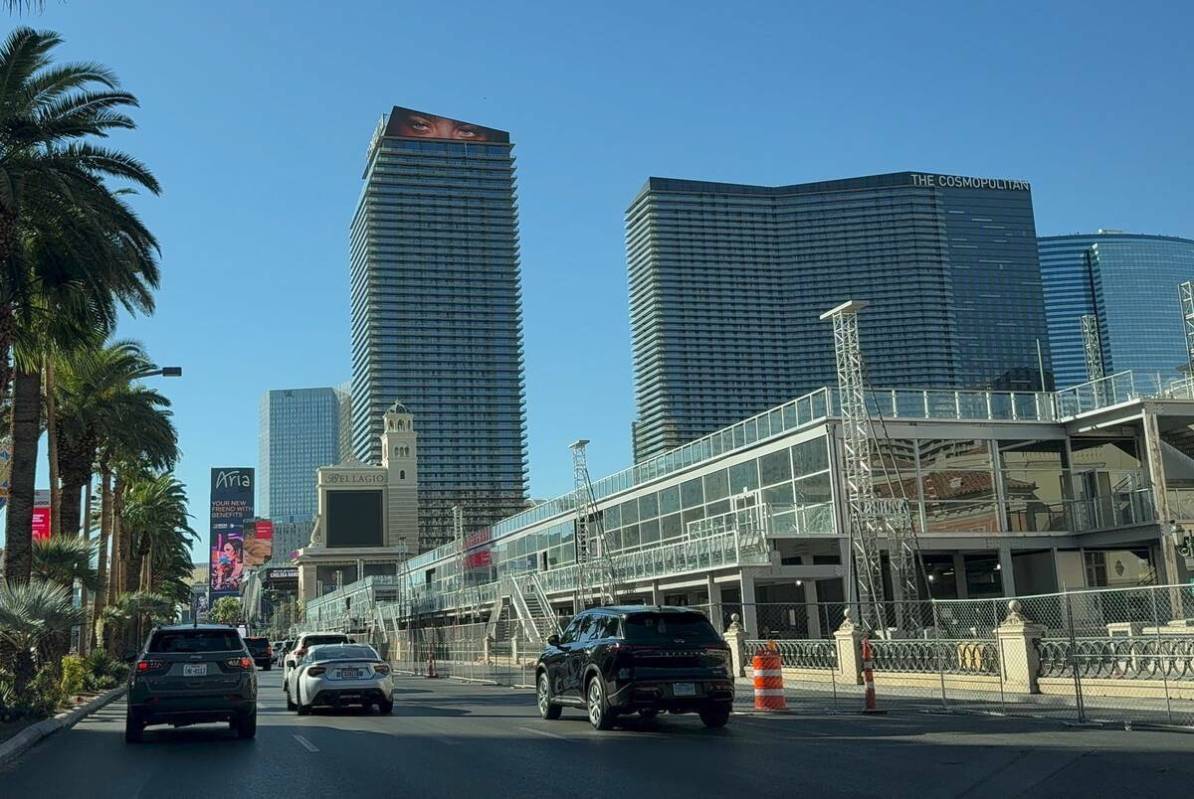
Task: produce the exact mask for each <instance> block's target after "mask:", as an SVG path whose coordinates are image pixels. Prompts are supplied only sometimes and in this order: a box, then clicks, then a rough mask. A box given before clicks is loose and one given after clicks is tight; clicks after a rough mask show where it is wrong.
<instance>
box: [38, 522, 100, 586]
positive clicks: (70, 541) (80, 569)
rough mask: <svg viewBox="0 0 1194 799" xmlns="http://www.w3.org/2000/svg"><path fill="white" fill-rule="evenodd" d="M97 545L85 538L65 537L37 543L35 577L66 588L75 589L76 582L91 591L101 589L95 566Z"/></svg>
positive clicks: (57, 536) (42, 540) (51, 538)
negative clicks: (93, 559)
mask: <svg viewBox="0 0 1194 799" xmlns="http://www.w3.org/2000/svg"><path fill="white" fill-rule="evenodd" d="M95 551H96V545H95V543H94V542H91V541H84V540H83V539H82V538H67V537H66V536H63V535H56V536H51V537H50V538H43V539H41V540H40V541H35V542H33V576H34V578H36V579H38V580H42V581H43V582H47V583H57V584H58V585H61V586H63V587H64V588H71V587H73V586H74V583H75V580H78V581H79V583H80V584H81V585H82V586H83V587H84V588H86V589H87V590H89V591H94V590H96V589H97V588H98V587H99V580H98V579H97V578H98V574H97V573H96V570H95V569H93V568H92V567H91V558H92V556H93V555H94V554H95Z"/></svg>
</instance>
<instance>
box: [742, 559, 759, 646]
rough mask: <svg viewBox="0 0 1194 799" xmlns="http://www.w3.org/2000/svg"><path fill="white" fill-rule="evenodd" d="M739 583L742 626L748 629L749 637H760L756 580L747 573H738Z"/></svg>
mask: <svg viewBox="0 0 1194 799" xmlns="http://www.w3.org/2000/svg"><path fill="white" fill-rule="evenodd" d="M738 581H739V583H740V584H741V586H742V626H743V627H745V628H746V634H747V636H748V637H757V636H758V635H759V614H758V612H757V611H756V610H755V578H754V575H751V574H747V573H746V572H744V571H742V572H738Z"/></svg>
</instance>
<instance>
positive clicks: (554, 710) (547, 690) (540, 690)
mask: <svg viewBox="0 0 1194 799" xmlns="http://www.w3.org/2000/svg"><path fill="white" fill-rule="evenodd" d="M535 685H536V688H535V698H536V700H537V701H538V703H539V715H540V716H541V717H543V718H545V719H547V720H549V721H551V720H554V719H558V718H559V717H560V712H561V711H562V710H563V708H562V707H560V706H559V705H556V704H553V703H552V701H551V684H550V682H549V681H548V679H547V672H545V671H544V672H540V673H539V680H538V682H537V683H536V684H535Z"/></svg>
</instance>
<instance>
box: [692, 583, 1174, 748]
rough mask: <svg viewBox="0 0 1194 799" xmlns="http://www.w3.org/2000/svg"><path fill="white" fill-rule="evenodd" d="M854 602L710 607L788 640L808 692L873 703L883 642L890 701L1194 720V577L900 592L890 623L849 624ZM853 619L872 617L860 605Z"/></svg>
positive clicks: (750, 639)
mask: <svg viewBox="0 0 1194 799" xmlns="http://www.w3.org/2000/svg"><path fill="white" fill-rule="evenodd" d="M848 607H849V606H848V605H846V604H844V603H822V604H815V603H788V604H783V603H757V604H741V603H736V604H731V603H723V604H720V605H713V606H708V605H705V606H698V607H697V609H699V610H701V611H702V612H704V613H706V614H707V615H709V616H710V618H712V619H717V618H719V617H720V619H721V621H722V622H723V629H725V628H726V627H728V626H729V624H730V622H731V621H738V622H739V623H740V624H741V625H742V626H743V627H744V628H745V633H744V644H743V650H744V651H743V657H744V660H746V661H747V663H746V666H747V669H746V672H747V676H748V677H749V660H750V657H751V656H752V655H753V654H754V653H755V652H756V651H757V650H759V649H760V648H762V647H763V646H766V645H767V644H768V642H769V641H775V642H776V645H777V646H778V648H779V651H780V655H781V658H782V660H783V664H784V669H785V677H786V688H787V690H788V693H789V695H790V696H791V698H792V699H793V700H794V701H795V702H796V703H799V702H801V701H807V702H818V701H821V702H824V703H826V704H831V705H832V707H834V708H837V709H839V710H854V709H858V708H861V707H862V703H863V694H864V688H863V679H862V670H863V665H864V664H863V661H862V651H861V639H862V638H863V637H866V638H868V639H869V641H870V650H871V662H870V664H869V665H870V666H871V670H872V674H873V679H874V684H875V689H876V693H877V695H878V697H879V703H880V707H886V708H887V709H892V710H899V709H904V708H907V709H916V710H922V711H924V710H930V711H932V710H936V711H972V712H983V713H996V714H1008V715H1016V714H1024V715H1033V716H1047V717H1052V718H1057V719H1061V720H1065V721H1072V722H1078V723H1082V722H1096V723H1097V722H1104V723H1116V724H1119V723H1122V724H1125V725H1132V724H1161V725H1173V726H1179V727H1191V728H1194V586H1190V585H1182V586H1148V587H1139V588H1123V589H1094V590H1084V591H1072V592H1063V593H1056V594H1043V595H1036V596H1024V597H1018V598H1016V599H1015V600H1014V601H1009V599H1008V598H987V599H961V600H932V601H920V602H889V603H886V604H885V605H884V607H883V608H882V613H881V616H882V617H883V618H884V619H885V620H886V622H887V623H888V625H889V627H888V628H887V629H884V630H880V631H874V632H872V633H871V634H869V635H864V633H863V632H861V631H860V630H854V631H853V632H849V631H844V632H843V631H842V622H843V621H844V620H845V615H844V614H845V611H846V610H847V608H848ZM850 617H851V619H853V620H857V619H858V618H859V616H858V614H857V612H856V611H853V612H851V614H850Z"/></svg>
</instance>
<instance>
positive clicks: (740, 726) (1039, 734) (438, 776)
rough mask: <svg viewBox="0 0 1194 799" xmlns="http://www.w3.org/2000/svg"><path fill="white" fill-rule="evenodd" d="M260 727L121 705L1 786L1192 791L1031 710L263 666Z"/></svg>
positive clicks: (407, 791)
mask: <svg viewBox="0 0 1194 799" xmlns="http://www.w3.org/2000/svg"><path fill="white" fill-rule="evenodd" d="M259 678H260V690H259V710H258V730H257V738H256V739H255V740H253V741H239V740H237V739H236V737H235V736H234V735H233V734H232V733H231V732H229V731H228V730H227V726H226V725H204V726H196V727H184V728H180V729H173V728H169V727H151V728H149V729H148V730H147V732H146V737H145V741H144V742H143V743H141V744H134V745H127V744H125V743H124V737H123V731H124V710H125V708H124V704H123V702H116V703H113V704H112V705H109V706H108V707H107V708H105V709H104V710H102V711H100V712H99V713H97V714H96V715H95V716H92V717H90V718H88V719H86V720H84V721H83V722H81V723H80V724H78V725H77V726H76V727H74V728H73V729H71V730H69V731H65V732H61V733H58V734H56V735H54V736H51V737H50V738H48V739H47V740H45V741H44V742H42V743H41V744H39V745H38V746H37V747H35V748H34V749H33V750H31V751H30V752H28V753H26V754H25V756H24V757H23V758H22V759H21V760H20V761H18V762H17V763H15V764H12V765H10V766H8V767H7V768H5V769H4V770H2V771H0V796H3V797H8V796H12V797H64V798H65V797H88V798H89V799H94V798H95V797H155V799H157V798H161V799H188V798H189V797H202V799H213V798H214V797H220V798H221V799H223V798H224V797H272V796H328V797H345V796H379V797H391V796H401V797H419V798H420V799H422V798H424V797H477V798H478V799H481V798H486V799H487V798H488V797H506V796H509V797H515V796H517V797H536V796H567V797H570V798H571V797H602V798H603V799H608V798H609V797H639V796H644V797H685V799H692V797H694V796H716V797H721V796H735V797H739V798H740V799H747V797H751V798H754V797H770V796H776V797H780V796H783V797H792V796H801V795H811V796H818V797H819V796H857V797H863V796H867V797H870V796H875V797H901V796H909V797H913V796H915V797H918V799H929V798H930V797H988V796H989V797H1012V796H1019V795H1031V796H1035V797H1069V796H1073V797H1083V799H1090V797H1097V796H1115V797H1117V799H1122V797H1134V796H1140V797H1156V796H1161V795H1169V796H1180V795H1185V794H1186V793H1188V792H1189V790H1190V786H1191V785H1194V758H1191V757H1190V755H1191V754H1194V735H1191V734H1186V733H1175V732H1156V731H1144V730H1136V731H1132V732H1127V731H1124V730H1122V729H1119V730H1117V729H1091V728H1084V727H1068V726H1064V725H1061V724H1058V723H1055V722H1043V721H1035V720H1031V719H1009V718H989V717H982V716H970V715H961V714H953V715H932V714H926V713H922V712H898V713H897V712H893V713H891V714H889V715H885V716H861V715H857V714H852V713H849V714H847V713H837V714H834V713H826V712H824V711H823V710H816V711H814V710H812V709H802V708H801V707H800V706H796V707H794V708H793V710H794V712H793V713H792V714H791V715H785V716H756V715H748V714H736V715H735V716H734V717H733V718H732V719H731V721H730V724H729V726H728V727H727V728H726V729H723V730H707V729H705V728H704V727H703V726H702V725H701V723H700V720H699V719H698V718H696V717H695V716H675V717H668V716H666V715H665V716H661V717H660V718H659V719H657V720H656V721H654V722H649V721H642V720H639V719H637V718H634V719H630V720H627V721H626V722H625V723H624V724H623V725H622V726H619V727H617V728H615V729H614V730H611V731H608V732H597V731H595V730H593V729H592V728H591V727H590V726H589V724H588V721H587V719H586V718H585V716H584V714H583V713H582V712H581V711H580V710H574V709H569V708H566V709H565V710H564V714H563V717H562V718H561V719H559V720H557V721H543V720H541V719H540V718H539V716H538V714H537V713H536V711H535V705H534V697H533V696H532V694H531V692H529V691H526V690H514V689H510V688H496V687H489V686H479V685H470V684H461V683H459V682H456V681H452V680H426V679H419V678H400V679H399V680H398V682H397V687H396V690H395V708H394V713H393V715H390V716H380V715H378V714H377V711H376V710H373V711H372V712H370V713H368V714H360V713H358V714H351V713H346V714H332V713H327V712H317V713H316V714H314V715H311V716H304V717H301V718H300V717H299V716H297V715H296V714H294V713H292V712H288V711H287V710H286V707H285V703H284V702H283V698H282V692H281V687H280V685H281V682H280V673H279V672H278V671H276V670H274V671H269V672H260V674H259Z"/></svg>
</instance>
